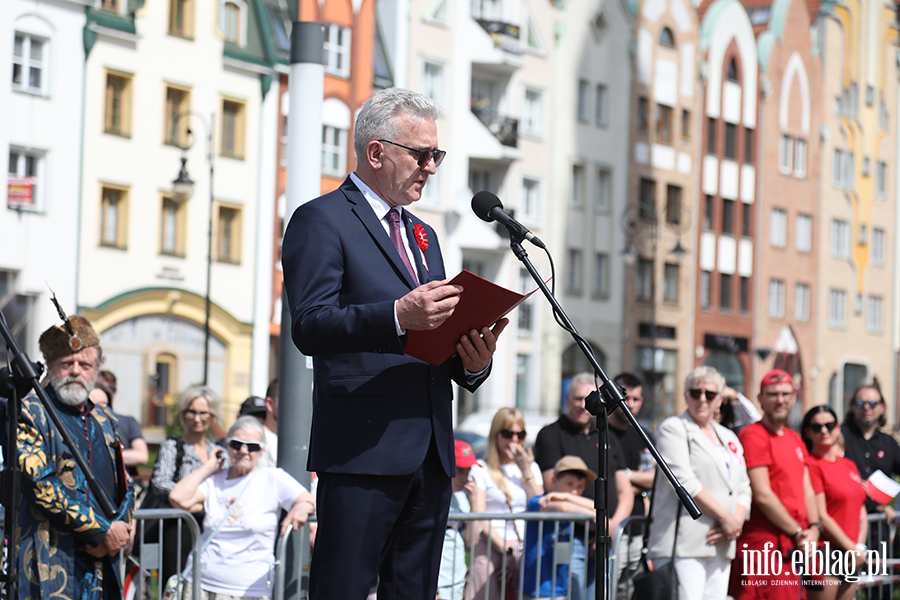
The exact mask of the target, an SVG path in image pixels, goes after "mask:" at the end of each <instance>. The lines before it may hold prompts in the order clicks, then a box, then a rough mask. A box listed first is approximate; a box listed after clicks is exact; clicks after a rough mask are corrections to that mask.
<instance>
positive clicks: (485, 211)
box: [472, 190, 503, 223]
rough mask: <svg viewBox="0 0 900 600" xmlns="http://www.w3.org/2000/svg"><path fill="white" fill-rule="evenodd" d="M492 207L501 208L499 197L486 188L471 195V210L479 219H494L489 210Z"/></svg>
mask: <svg viewBox="0 0 900 600" xmlns="http://www.w3.org/2000/svg"><path fill="white" fill-rule="evenodd" d="M494 208H501V209H502V208H503V203H502V202H500V198H498V197H497V196H495V195H494V194H492V193H490V192H489V191H487V190H482V191H480V192H478V193H477V194H475V195H474V196H473V197H472V212H474V213H475V215H476V216H477V217H478V218H479V219H481V220H482V221H487V222H488V223H490V222H491V221H493V220H494V217H493V216H491V210H493V209H494Z"/></svg>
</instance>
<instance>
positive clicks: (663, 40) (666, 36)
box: [659, 27, 675, 48]
mask: <svg viewBox="0 0 900 600" xmlns="http://www.w3.org/2000/svg"><path fill="white" fill-rule="evenodd" d="M659 43H660V44H661V45H663V46H668V47H670V48H674V47H675V36H673V35H672V30H671V29H669V28H668V27H663V30H662V31H661V32H660V34H659Z"/></svg>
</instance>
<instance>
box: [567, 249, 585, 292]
mask: <svg viewBox="0 0 900 600" xmlns="http://www.w3.org/2000/svg"><path fill="white" fill-rule="evenodd" d="M581 270H582V265H581V250H577V249H575V248H570V249H569V271H568V278H567V279H566V291H567V292H570V293H573V294H578V293H581Z"/></svg>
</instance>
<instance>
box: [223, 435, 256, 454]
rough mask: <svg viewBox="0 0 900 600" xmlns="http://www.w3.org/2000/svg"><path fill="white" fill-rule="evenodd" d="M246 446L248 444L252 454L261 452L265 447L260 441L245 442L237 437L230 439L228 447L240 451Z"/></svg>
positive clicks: (248, 449)
mask: <svg viewBox="0 0 900 600" xmlns="http://www.w3.org/2000/svg"><path fill="white" fill-rule="evenodd" d="M244 446H247V452H249V453H250V454H253V453H254V452H259V451H260V450H262V448H263V445H262V444H261V443H260V442H245V441H244V440H239V439H236V438H233V439H230V440H228V447H229V448H231V449H232V450H234V451H235V452H240V451H241V448H243V447H244Z"/></svg>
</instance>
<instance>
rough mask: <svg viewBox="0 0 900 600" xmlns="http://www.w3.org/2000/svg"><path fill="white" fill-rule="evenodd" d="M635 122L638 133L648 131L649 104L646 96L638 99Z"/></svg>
mask: <svg viewBox="0 0 900 600" xmlns="http://www.w3.org/2000/svg"><path fill="white" fill-rule="evenodd" d="M637 120H638V122H637V126H638V131H647V130H648V129H650V102H649V101H648V100H647V97H646V96H641V97H640V98H638V111H637Z"/></svg>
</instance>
